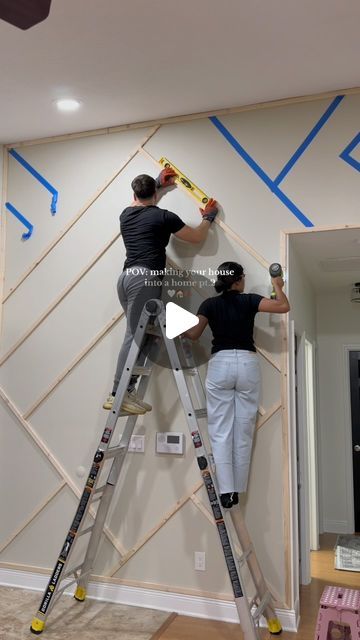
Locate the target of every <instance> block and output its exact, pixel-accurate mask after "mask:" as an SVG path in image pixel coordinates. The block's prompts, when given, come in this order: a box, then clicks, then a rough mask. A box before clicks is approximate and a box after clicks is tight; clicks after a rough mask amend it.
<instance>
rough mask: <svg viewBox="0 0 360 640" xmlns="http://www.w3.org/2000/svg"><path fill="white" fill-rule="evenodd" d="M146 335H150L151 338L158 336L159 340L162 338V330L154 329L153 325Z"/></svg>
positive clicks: (148, 328) (149, 327)
mask: <svg viewBox="0 0 360 640" xmlns="http://www.w3.org/2000/svg"><path fill="white" fill-rule="evenodd" d="M146 333H149V334H150V335H151V336H158V337H159V338H162V333H161V329H158V328H157V327H152V326H151V325H149V326H148V327H147V329H146Z"/></svg>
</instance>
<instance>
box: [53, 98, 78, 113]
mask: <svg viewBox="0 0 360 640" xmlns="http://www.w3.org/2000/svg"><path fill="white" fill-rule="evenodd" d="M55 104H56V106H57V108H58V109H59V111H76V110H77V109H79V108H80V107H81V102H80V100H75V99H74V98H61V100H55Z"/></svg>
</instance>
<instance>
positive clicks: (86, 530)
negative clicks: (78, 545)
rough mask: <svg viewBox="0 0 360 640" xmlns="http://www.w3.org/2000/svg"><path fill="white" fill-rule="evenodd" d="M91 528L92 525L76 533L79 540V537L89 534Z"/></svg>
mask: <svg viewBox="0 0 360 640" xmlns="http://www.w3.org/2000/svg"><path fill="white" fill-rule="evenodd" d="M93 528H94V525H93V524H92V525H91V527H87V529H82V531H80V532H79V533H78V538H80V536H84V535H85V534H86V533H90V531H92V530H93Z"/></svg>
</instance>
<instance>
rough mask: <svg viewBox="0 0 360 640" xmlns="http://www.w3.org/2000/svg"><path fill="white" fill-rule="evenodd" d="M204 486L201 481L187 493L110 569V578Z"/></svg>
mask: <svg viewBox="0 0 360 640" xmlns="http://www.w3.org/2000/svg"><path fill="white" fill-rule="evenodd" d="M202 486H203V481H202V480H199V481H198V482H197V483H196V484H195V485H194V486H193V487H192V489H190V491H188V492H187V493H185V494H184V495H183V496H182V498H180V500H178V501H177V502H176V503H175V505H174V506H173V507H172V508H171V509H170V510H169V511H168V512H167V513H166V514H165V515H164V516H163V517H162V518H161V520H160V521H159V522H158V523H157V524H156V525H155V526H154V527H153V528H152V529H150V531H148V532H147V533H146V534H145V535H144V536H143V537H142V538H141V539H140V540H139V541H138V542H137V543H136V544H135V545H134V546H133V547H132V548H131V549H129V550H128V552H127V553H126V554H125V555H124V557H123V558H121V561H120V562H118V563H117V564H116V565H114V566H113V567H112V568H111V569H110V571H109V573H108V576H110V577H112V576H113V575H114V574H115V573H116V572H117V571H119V569H121V567H123V566H124V564H126V563H127V562H128V561H129V560H130V558H132V557H133V556H134V555H135V553H137V552H138V551H139V549H141V547H143V546H144V545H145V544H146V543H147V542H148V541H149V540H150V538H152V537H153V536H154V535H155V534H156V533H157V532H158V531H159V530H160V529H161V528H162V527H163V526H164V525H165V524H166V523H167V522H168V521H169V520H170V518H172V517H173V516H174V515H175V513H177V512H178V511H179V510H180V509H181V508H182V507H183V506H184V504H185V503H186V502H187V501H188V500H191V496H192V495H193V494H194V493H196V491H199V489H200V488H201V487H202Z"/></svg>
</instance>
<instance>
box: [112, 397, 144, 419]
mask: <svg viewBox="0 0 360 640" xmlns="http://www.w3.org/2000/svg"><path fill="white" fill-rule="evenodd" d="M114 397H115V396H113V395H111V394H110V395H109V397H108V398H107V399H106V401H105V402H104V404H103V409H106V410H107V411H111V409H112V406H113V402H114ZM121 411H124V412H125V413H131V414H133V415H143V414H144V413H146V410H145V409H144V407H142V406H140V404H138V403H137V402H136V401H135V398H134V397H133V396H132V395H130V393H126V394H125V396H124V399H123V402H122V405H121Z"/></svg>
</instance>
